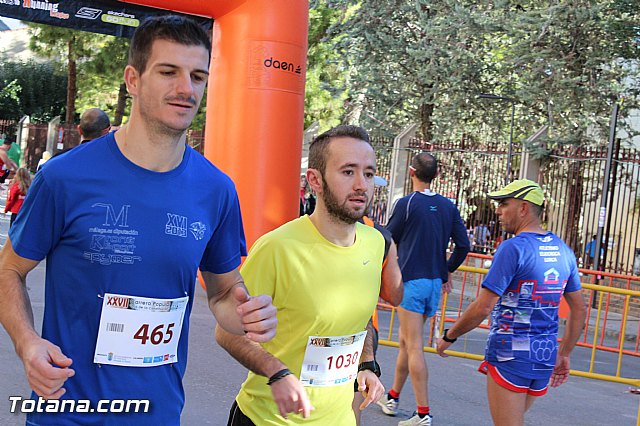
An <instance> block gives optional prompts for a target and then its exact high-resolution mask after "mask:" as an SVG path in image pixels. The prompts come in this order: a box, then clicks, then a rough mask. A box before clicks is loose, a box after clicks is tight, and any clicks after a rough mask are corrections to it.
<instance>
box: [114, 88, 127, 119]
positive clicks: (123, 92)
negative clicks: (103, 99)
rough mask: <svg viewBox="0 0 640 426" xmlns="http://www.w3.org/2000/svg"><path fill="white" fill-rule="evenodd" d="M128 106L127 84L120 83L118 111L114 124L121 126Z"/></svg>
mask: <svg viewBox="0 0 640 426" xmlns="http://www.w3.org/2000/svg"><path fill="white" fill-rule="evenodd" d="M126 106H127V85H126V84H124V83H121V84H120V90H118V105H117V106H116V113H115V116H114V117H113V123H111V125H112V126H121V125H122V117H123V116H124V109H125V107H126Z"/></svg>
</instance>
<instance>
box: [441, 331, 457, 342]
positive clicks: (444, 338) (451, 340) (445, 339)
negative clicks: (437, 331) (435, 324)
mask: <svg viewBox="0 0 640 426" xmlns="http://www.w3.org/2000/svg"><path fill="white" fill-rule="evenodd" d="M447 331H449V329H448V328H445V329H444V334H443V335H442V340H444V341H445V342H447V343H455V342H456V340H458V338H457V337H456V338H455V339H449V338H448V337H447Z"/></svg>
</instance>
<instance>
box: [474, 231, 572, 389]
mask: <svg viewBox="0 0 640 426" xmlns="http://www.w3.org/2000/svg"><path fill="white" fill-rule="evenodd" d="M482 287H484V288H486V289H488V290H491V291H492V292H494V293H496V294H497V295H498V296H500V299H499V300H498V302H497V303H496V305H495V306H494V308H493V311H492V313H491V329H490V330H489V337H488V339H487V347H486V350H485V359H486V360H487V361H488V362H489V363H491V364H494V365H499V366H500V368H504V369H506V370H507V371H509V372H511V373H513V374H516V375H518V376H521V377H527V378H532V379H536V378H545V377H548V376H549V374H550V373H551V371H552V370H553V367H554V365H555V361H556V355H557V350H558V342H557V337H558V306H559V304H560V298H561V296H562V294H563V293H571V292H574V291H578V290H580V288H581V286H580V278H579V276H578V265H577V264H576V258H575V255H574V254H573V251H572V250H571V249H570V248H569V247H567V245H566V244H565V243H564V242H563V241H562V240H561V239H560V238H558V237H557V236H556V235H554V234H553V233H551V232H547V233H546V234H534V233H530V232H522V233H520V234H518V235H516V236H515V237H514V238H511V239H509V240H506V241H504V242H503V243H502V244H500V246H499V247H498V251H497V252H496V254H495V257H494V259H493V263H492V264H491V268H489V272H488V273H487V275H486V277H485V279H484V281H483V282H482ZM498 363H499V364H498Z"/></svg>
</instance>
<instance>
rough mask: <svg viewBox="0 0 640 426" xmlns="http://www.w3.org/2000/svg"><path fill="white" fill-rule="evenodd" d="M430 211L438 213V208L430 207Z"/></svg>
mask: <svg viewBox="0 0 640 426" xmlns="http://www.w3.org/2000/svg"><path fill="white" fill-rule="evenodd" d="M429 211H430V212H437V211H438V206H429Z"/></svg>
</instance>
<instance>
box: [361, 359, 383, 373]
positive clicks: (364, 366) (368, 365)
mask: <svg viewBox="0 0 640 426" xmlns="http://www.w3.org/2000/svg"><path fill="white" fill-rule="evenodd" d="M362 370H369V371H372V372H373V374H375V375H376V376H378V377H380V374H381V371H380V366H379V365H378V363H377V362H376V361H375V360H373V361H365V362H361V363H360V365H358V372H361V371H362Z"/></svg>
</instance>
